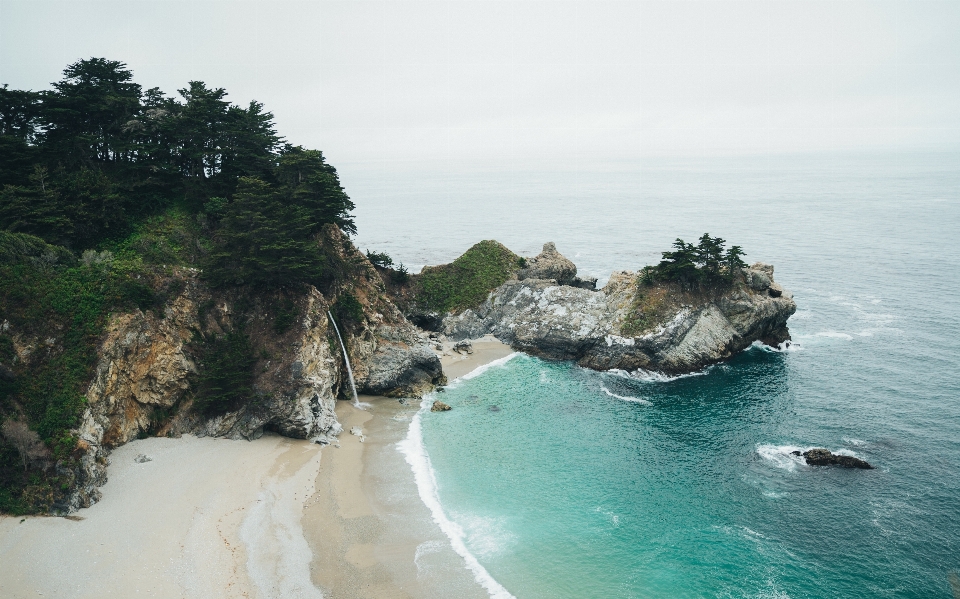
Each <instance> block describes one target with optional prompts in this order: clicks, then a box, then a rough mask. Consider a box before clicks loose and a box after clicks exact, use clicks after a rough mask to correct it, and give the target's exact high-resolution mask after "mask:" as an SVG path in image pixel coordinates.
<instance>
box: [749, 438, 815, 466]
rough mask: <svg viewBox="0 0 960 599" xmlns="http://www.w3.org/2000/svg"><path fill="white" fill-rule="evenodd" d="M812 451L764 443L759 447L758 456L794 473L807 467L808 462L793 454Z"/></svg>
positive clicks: (796, 446)
mask: <svg viewBox="0 0 960 599" xmlns="http://www.w3.org/2000/svg"><path fill="white" fill-rule="evenodd" d="M810 449H813V447H812V446H811V447H800V446H798V445H772V444H770V443H764V444H758V445H757V454H759V455H760V457H761V458H763V459H765V460H767V461H768V462H770V463H771V464H773V465H774V466H775V467H777V468H780V469H781V470H787V471H793V470H796V469H797V467H798V466H806V465H807V462H806V461H805V460H804V459H803V456H798V455H793V453H792V452H794V451H799V452H800V453H803V452H805V451H807V450H810Z"/></svg>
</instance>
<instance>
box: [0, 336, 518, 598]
mask: <svg viewBox="0 0 960 599" xmlns="http://www.w3.org/2000/svg"><path fill="white" fill-rule="evenodd" d="M510 353H511V350H510V348H509V347H507V346H505V345H503V344H501V343H500V342H499V341H496V340H494V339H492V338H486V339H483V340H477V341H474V353H473V354H472V355H466V356H460V355H458V354H452V355H445V356H442V358H441V360H442V362H443V366H444V370H445V372H446V373H447V376H448V378H450V379H451V380H453V379H454V378H457V377H460V376H463V375H464V374H466V373H468V372H470V371H471V370H473V369H475V368H477V367H479V366H481V365H483V364H486V363H489V362H491V361H493V360H496V359H498V358H501V357H504V356H506V355H508V354H510ZM361 399H362V401H366V402H369V403H370V404H371V407H370V408H369V409H367V410H359V409H357V408H355V407H354V406H353V405H351V404H350V403H348V402H339V404H338V406H337V415H338V417H339V418H340V422H341V424H342V425H343V428H344V432H343V434H341V436H340V441H339V444H338V445H332V446H325V447H324V448H323V449H322V456H323V457H322V459H321V446H319V445H316V444H312V443H310V442H307V441H297V440H292V439H286V438H283V437H279V436H276V435H265V436H264V437H263V438H261V439H258V440H257V441H252V442H247V441H229V440H225V439H210V438H196V437H192V436H184V437H183V438H181V439H166V438H150V439H144V440H139V441H133V442H131V443H128V444H127V445H124V446H122V447H120V448H118V449H116V450H115V451H114V452H113V453H112V454H111V456H110V459H111V465H110V467H109V469H108V475H109V477H110V480H109V482H108V483H107V484H106V485H105V486H104V487H103V489H102V491H103V499H102V500H101V501H100V502H99V503H97V504H95V505H94V506H92V507H90V508H88V509H83V510H80V511H79V512H77V513H76V514H74V516H73V517H72V519H67V518H53V517H28V518H25V519H21V518H13V517H0V597H2V598H3V599H20V598H24V597H30V598H35V597H64V598H67V597H69V598H71V599H72V598H79V599H82V598H87V597H89V598H93V597H96V598H109V597H118V598H119V597H122V598H129V597H140V596H142V597H164V598H166V597H171V598H191V599H192V598H194V597H196V598H220V597H230V598H233V597H263V598H281V597H282V598H284V599H286V598H305V599H313V598H318V597H321V596H323V597H330V598H335V599H341V598H342V599H351V598H355V597H356V598H394V597H398V598H399V597H423V598H434V597H457V598H458V599H471V598H477V599H481V598H484V597H487V596H488V595H487V593H486V592H484V591H483V589H482V588H481V587H480V586H479V585H478V584H477V583H476V582H475V581H474V579H473V576H472V574H470V572H469V571H467V569H466V568H465V567H464V564H463V560H462V558H461V557H460V556H458V555H457V554H456V553H454V552H453V550H452V549H451V548H450V545H449V542H448V540H447V538H446V537H445V536H444V535H443V533H442V532H441V531H440V529H439V527H438V526H437V525H436V524H435V523H434V522H433V521H432V518H431V515H430V512H429V510H428V509H427V508H426V506H424V505H423V503H422V501H421V500H420V498H419V494H418V490H417V488H416V484H415V483H414V481H413V476H412V474H411V472H410V467H409V466H408V465H407V464H406V462H405V460H404V457H403V456H402V455H401V453H400V452H399V451H398V450H397V447H396V444H397V442H398V441H400V440H401V439H403V438H404V437H405V436H406V434H407V428H408V426H409V422H410V419H411V418H412V417H413V415H414V414H415V413H416V411H417V410H418V409H419V402H418V401H414V400H411V401H408V402H404V403H401V402H400V401H398V400H396V399H387V398H371V397H366V398H361ZM354 427H358V428H359V429H362V431H363V435H364V436H363V442H361V437H360V436H356V435H352V434H351V433H350V430H351V429H352V428H354ZM141 453H142V454H146V455H147V456H149V457H150V458H152V459H151V461H149V462H146V463H142V464H141V463H137V462H135V461H134V458H135V457H136V456H137V455H138V454H141Z"/></svg>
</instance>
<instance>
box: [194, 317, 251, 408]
mask: <svg viewBox="0 0 960 599" xmlns="http://www.w3.org/2000/svg"><path fill="white" fill-rule="evenodd" d="M202 353H203V358H202V362H201V368H200V376H199V377H198V381H197V394H196V399H195V402H194V406H195V407H196V409H197V410H198V411H199V412H201V413H203V414H206V415H208V416H212V415H215V414H222V413H224V412H227V411H229V410H233V409H236V408H238V407H239V406H240V405H241V404H242V403H243V402H244V401H248V400H249V399H250V398H252V397H253V366H254V364H255V363H256V361H257V358H256V356H255V355H254V352H253V347H252V346H251V345H250V339H249V338H248V337H247V335H246V333H244V332H243V331H242V330H237V331H231V332H229V333H227V334H225V335H221V336H220V337H217V338H215V339H212V340H211V341H209V342H208V343H206V344H205V345H204V348H203V352H202Z"/></svg>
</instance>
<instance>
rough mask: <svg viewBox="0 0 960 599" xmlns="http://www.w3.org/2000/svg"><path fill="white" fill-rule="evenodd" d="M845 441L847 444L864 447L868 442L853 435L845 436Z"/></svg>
mask: <svg viewBox="0 0 960 599" xmlns="http://www.w3.org/2000/svg"><path fill="white" fill-rule="evenodd" d="M843 442H844V443H846V444H847V445H853V446H854V447H863V446H864V445H866V444H867V442H866V441H864V440H862V439H853V438H851V437H844V438H843Z"/></svg>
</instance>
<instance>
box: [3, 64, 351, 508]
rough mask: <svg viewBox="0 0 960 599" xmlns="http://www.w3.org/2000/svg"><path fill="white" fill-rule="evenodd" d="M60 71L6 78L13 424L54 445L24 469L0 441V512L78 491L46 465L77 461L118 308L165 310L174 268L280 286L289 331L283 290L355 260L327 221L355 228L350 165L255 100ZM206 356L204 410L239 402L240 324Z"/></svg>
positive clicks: (6, 359)
mask: <svg viewBox="0 0 960 599" xmlns="http://www.w3.org/2000/svg"><path fill="white" fill-rule="evenodd" d="M63 74H64V76H63V79H62V80H61V81H58V82H56V83H53V84H52V89H50V90H45V91H39V92H34V91H24V90H13V89H9V88H8V87H7V86H2V87H0V326H2V329H0V421H11V422H13V421H15V422H18V423H25V424H26V425H27V430H28V431H30V432H31V433H32V434H35V435H37V439H39V442H41V443H43V445H44V446H45V447H46V448H47V449H48V450H49V452H50V459H49V460H47V461H43V460H39V461H38V460H34V461H35V462H36V463H35V464H33V466H34V468H33V469H32V470H28V471H27V472H24V470H23V468H22V465H23V463H24V462H25V458H24V456H23V455H21V454H22V453H23V452H18V450H17V449H16V448H15V446H14V444H13V442H12V441H10V440H9V439H6V436H4V437H3V439H6V440H7V443H0V511H7V512H15V513H23V512H31V511H43V510H45V509H48V508H49V504H50V501H51V500H52V499H51V497H52V496H53V495H54V494H55V492H57V491H58V490H59V488H60V487H61V486H69V484H70V481H69V480H67V479H66V478H64V479H63V480H61V478H58V477H59V475H57V474H56V473H57V472H58V471H60V470H62V468H53V467H52V466H51V465H52V464H53V463H57V464H58V465H61V466H63V465H66V466H68V467H69V463H70V460H72V459H76V458H75V455H76V449H77V439H74V438H73V437H72V436H71V435H70V430H71V429H72V428H74V427H76V425H77V423H78V421H79V418H80V416H81V414H82V413H83V410H84V408H85V397H84V393H85V391H86V386H87V385H88V384H89V382H90V380H91V377H92V374H93V368H94V366H95V363H96V348H97V343H98V340H99V338H100V336H101V334H102V333H103V330H104V326H105V323H106V321H107V319H108V317H109V315H110V313H111V312H121V311H131V310H136V309H140V310H144V311H146V310H154V311H155V313H157V314H160V315H162V313H163V307H164V305H165V303H166V302H167V300H168V299H169V298H173V297H175V296H176V295H177V293H178V289H175V288H174V287H176V285H177V284H178V283H177V280H176V277H175V276H172V271H171V267H173V266H183V267H199V268H201V269H202V277H203V278H204V279H205V280H206V281H207V282H208V284H209V285H211V286H213V287H214V288H220V289H221V290H223V292H224V293H228V294H230V295H235V296H236V297H239V298H243V297H249V296H251V295H256V294H260V295H264V294H266V295H264V297H266V296H267V295H269V296H271V297H272V296H274V295H276V296H277V297H281V300H280V301H279V303H278V304H277V306H276V311H275V312H276V314H275V321H274V324H273V329H274V330H275V331H276V332H277V334H282V333H283V331H285V330H287V329H288V328H289V327H290V325H291V323H292V320H293V315H294V313H295V307H294V306H293V305H292V304H291V303H290V301H289V299H287V300H283V299H282V298H284V297H286V295H285V291H284V289H290V288H296V287H299V286H302V285H303V284H305V283H310V284H314V285H317V286H319V287H321V288H323V287H325V286H329V285H331V284H332V283H333V282H335V281H336V280H338V279H340V278H342V277H343V276H344V273H346V272H348V271H349V270H350V268H351V267H350V265H343V264H340V262H341V260H340V259H339V258H338V257H337V253H336V252H335V251H333V250H332V249H331V248H328V247H326V246H325V245H324V244H323V243H320V242H319V241H318V239H317V238H318V236H319V233H320V230H321V228H322V227H323V226H324V225H330V224H332V225H336V226H338V227H339V228H340V229H342V230H343V231H345V232H347V233H354V232H355V231H356V228H355V225H354V222H353V218H352V216H351V215H350V211H351V210H352V209H353V203H352V202H351V201H350V198H349V197H348V196H347V194H346V193H345V192H344V190H343V188H342V186H341V185H340V182H339V178H338V175H337V171H336V170H335V169H334V168H333V167H332V166H330V165H329V164H328V163H327V162H326V160H325V158H324V156H323V154H322V153H321V152H319V151H316V150H309V149H305V148H302V147H299V146H293V145H290V144H287V143H285V142H284V140H283V139H282V138H281V137H279V136H278V135H277V133H276V130H275V127H274V123H273V115H272V114H271V113H269V112H267V111H265V110H264V107H263V105H261V104H260V103H258V102H251V103H249V104H248V105H246V106H238V105H234V104H231V103H230V102H229V101H228V100H227V93H226V91H225V90H223V89H220V88H212V87H208V86H207V85H206V84H205V83H203V82H199V81H191V82H189V83H188V84H187V86H186V87H184V88H183V89H180V90H178V96H176V97H169V96H166V95H164V94H163V93H162V92H161V91H160V90H159V89H157V88H151V89H147V90H144V89H143V88H142V87H141V86H140V85H139V84H137V83H135V82H134V80H133V73H132V72H131V71H130V70H129V69H127V68H126V65H124V64H123V63H122V62H118V61H111V60H107V59H103V58H91V59H87V60H81V61H79V62H76V63H74V64H71V65H69V66H68V67H67V68H66V69H65V70H64V73H63ZM180 284H182V281H180ZM180 290H182V288H181V289H180ZM230 290H234V291H230ZM270 301H273V300H270ZM260 303H261V304H264V303H265V302H260ZM266 303H269V302H266ZM241 312H242V310H241ZM242 322H244V318H243V315H242V314H238V318H237V319H236V323H237V326H238V327H239V326H240V323H242ZM197 352H198V356H200V357H203V356H206V358H204V359H203V360H201V362H202V363H205V364H207V366H209V368H203V369H202V370H201V373H200V375H199V381H198V392H197V396H196V399H197V401H198V403H199V404H200V407H201V408H202V409H203V411H205V412H208V413H215V412H220V411H223V410H224V409H227V408H228V407H229V406H232V405H234V404H235V403H236V402H238V401H240V400H241V399H242V398H240V395H242V393H241V391H242V390H243V389H246V388H247V387H248V386H249V385H246V386H245V383H244V381H249V380H250V376H249V374H250V370H251V368H252V367H253V364H254V362H255V358H254V357H253V356H254V350H253V348H252V346H251V343H250V341H249V339H247V337H246V336H245V334H244V333H243V331H242V329H241V328H236V329H233V330H227V331H225V332H224V334H223V335H220V336H215V337H212V338H209V339H200V340H199V341H198V349H197ZM14 428H17V427H14ZM10 430H14V429H13V428H11V429H10ZM17 430H19V428H17ZM11 434H13V433H11ZM18 434H19V433H18ZM3 439H0V440H3ZM34 453H36V452H34ZM41 453H42V452H41ZM38 455H39V454H38ZM41 462H42V463H41ZM67 469H69V468H67Z"/></svg>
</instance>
